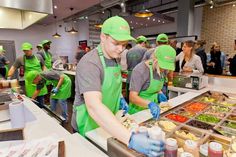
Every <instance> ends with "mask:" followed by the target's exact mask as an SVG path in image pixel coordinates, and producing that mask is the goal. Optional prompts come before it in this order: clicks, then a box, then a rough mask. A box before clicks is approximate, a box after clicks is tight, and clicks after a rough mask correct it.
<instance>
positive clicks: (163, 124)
mask: <svg viewBox="0 0 236 157" xmlns="http://www.w3.org/2000/svg"><path fill="white" fill-rule="evenodd" d="M159 125H160V126H161V127H162V128H163V129H164V130H166V131H168V132H170V131H172V130H173V129H174V128H175V127H176V125H175V124H174V123H173V122H170V121H164V120H161V121H159Z"/></svg>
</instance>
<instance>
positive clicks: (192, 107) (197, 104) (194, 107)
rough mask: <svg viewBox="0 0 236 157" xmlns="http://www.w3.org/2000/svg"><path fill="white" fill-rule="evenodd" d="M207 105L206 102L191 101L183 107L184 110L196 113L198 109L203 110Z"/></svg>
mask: <svg viewBox="0 0 236 157" xmlns="http://www.w3.org/2000/svg"><path fill="white" fill-rule="evenodd" d="M207 107H208V104H206V103H201V102H192V103H190V104H188V105H186V106H185V107H184V108H185V110H186V111H189V112H193V113H198V112H200V111H203V110H204V109H206V108H207Z"/></svg>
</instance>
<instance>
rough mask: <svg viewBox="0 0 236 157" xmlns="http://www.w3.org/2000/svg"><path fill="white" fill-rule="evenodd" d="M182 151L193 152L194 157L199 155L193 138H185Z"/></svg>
mask: <svg viewBox="0 0 236 157" xmlns="http://www.w3.org/2000/svg"><path fill="white" fill-rule="evenodd" d="M184 151H185V152H189V153H191V154H193V156H194V157H199V150H198V147H197V143H196V142H195V141H193V140H186V141H185V142H184Z"/></svg>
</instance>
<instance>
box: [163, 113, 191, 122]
mask: <svg viewBox="0 0 236 157" xmlns="http://www.w3.org/2000/svg"><path fill="white" fill-rule="evenodd" d="M165 117H166V118H168V119H170V120H173V121H176V122H180V123H184V122H186V121H187V120H188V118H187V117H185V116H181V115H179V114H175V113H170V114H168V115H166V116H165Z"/></svg>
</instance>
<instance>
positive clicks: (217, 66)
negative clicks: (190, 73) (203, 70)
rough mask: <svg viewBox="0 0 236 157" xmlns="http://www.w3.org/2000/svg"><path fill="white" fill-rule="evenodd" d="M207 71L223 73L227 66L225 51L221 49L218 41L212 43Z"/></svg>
mask: <svg viewBox="0 0 236 157" xmlns="http://www.w3.org/2000/svg"><path fill="white" fill-rule="evenodd" d="M207 58H208V63H207V73H209V74H215V75H221V74H222V72H223V69H224V66H225V53H224V52H222V51H221V50H220V45H219V44H218V43H216V42H214V43H213V44H212V47H211V51H210V54H208V56H207Z"/></svg>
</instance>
